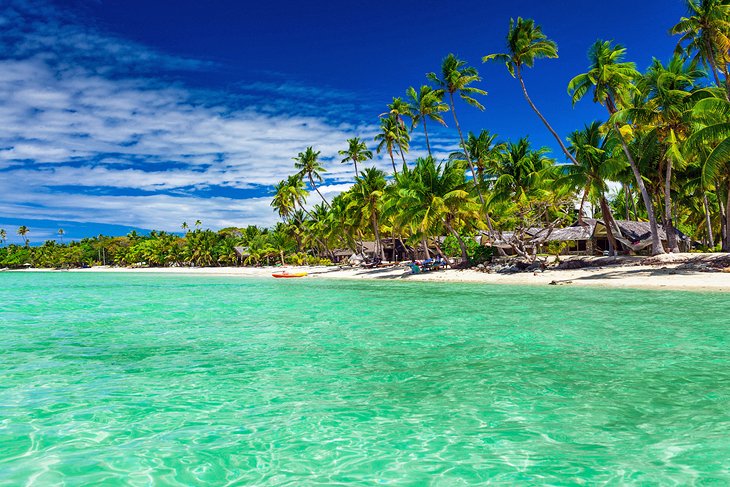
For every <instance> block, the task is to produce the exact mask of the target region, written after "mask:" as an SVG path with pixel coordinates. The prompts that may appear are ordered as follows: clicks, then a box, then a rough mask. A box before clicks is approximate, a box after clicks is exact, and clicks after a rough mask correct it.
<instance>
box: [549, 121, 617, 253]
mask: <svg viewBox="0 0 730 487" xmlns="http://www.w3.org/2000/svg"><path fill="white" fill-rule="evenodd" d="M569 140H570V151H571V152H572V154H573V156H574V157H575V159H576V161H578V164H571V165H568V166H566V167H565V171H566V172H567V174H566V175H565V176H563V177H561V178H559V179H558V180H557V181H556V184H557V185H561V184H566V185H568V186H570V187H571V188H572V189H575V190H578V191H581V192H582V197H581V203H580V208H579V210H578V221H579V222H580V223H581V224H582V223H583V206H584V204H585V201H586V199H587V198H588V197H590V198H591V199H592V200H594V201H595V200H598V201H599V203H600V206H601V214H602V215H603V221H604V223H605V224H606V233H607V234H608V240H609V245H610V247H611V248H610V249H609V251H610V252H611V254H612V255H615V254H616V249H617V244H616V239H615V237H614V235H613V231H614V229H616V228H617V227H616V223H615V221H614V218H613V214H612V213H611V207H610V206H609V204H608V201H607V200H606V193H607V192H608V181H615V180H616V179H617V176H618V175H619V174H620V173H621V172H622V171H623V170H624V168H625V167H626V162H625V161H624V160H623V159H621V158H618V157H613V152H614V146H616V144H617V141H616V139H615V138H611V137H607V136H605V135H604V134H602V132H601V123H600V122H593V123H591V124H590V125H586V126H585V128H584V129H583V130H577V131H575V132H573V133H572V134H571V135H570V137H569Z"/></svg>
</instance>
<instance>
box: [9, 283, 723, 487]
mask: <svg viewBox="0 0 730 487" xmlns="http://www.w3.org/2000/svg"><path fill="white" fill-rule="evenodd" d="M728 304H730V297H729V296H728V295H724V294H700V293H679V292H649V291H624V290H602V289H572V288H566V287H559V288H553V287H545V288H542V287H539V288H538V287H529V288H527V287H504V286H502V287H497V286H485V285H457V284H442V283H439V284H437V283H432V284H429V283H408V282H405V283H404V282H382V281H377V282H355V281H328V280H321V279H320V280H315V279H305V280H286V281H285V282H281V281H280V280H274V279H246V278H230V277H218V278H210V277H207V278H206V277H181V276H167V275H164V276H162V275H155V276H152V275H136V274H135V275H131V274H122V275H102V274H83V275H80V274H73V273H55V274H51V273H42V274H35V273H34V274H8V273H2V274H0V333H1V334H0V336H1V337H2V340H0V485H24V484H26V483H30V484H32V485H63V484H65V485H74V486H76V485H216V486H217V485H260V486H271V485H277V486H279V485H282V486H283V485H287V486H300V485H398V486H401V485H414V486H415V485H438V486H454V485H479V484H482V483H488V482H492V483H495V484H500V483H501V484H521V485H527V484H559V485H565V484H575V483H586V484H588V485H592V484H596V483H608V484H612V485H615V484H627V483H628V484H643V485H647V484H648V485H655V484H661V485H668V484H669V485H671V484H676V485H687V484H691V483H695V482H696V483H699V484H703V485H727V484H728V483H730V467H729V466H730V347H729V345H730V338H729V337H730V333H729V332H730V319H728Z"/></svg>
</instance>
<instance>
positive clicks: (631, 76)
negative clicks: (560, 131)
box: [568, 40, 664, 255]
mask: <svg viewBox="0 0 730 487" xmlns="http://www.w3.org/2000/svg"><path fill="white" fill-rule="evenodd" d="M625 54H626V49H625V48H624V47H623V46H621V45H619V44H617V45H615V46H613V45H612V44H611V42H610V41H601V40H598V41H596V42H595V43H594V44H593V45H592V46H591V48H590V49H589V51H588V58H589V60H590V67H589V70H588V72H587V73H583V74H579V75H578V76H576V77H574V78H573V79H571V80H570V82H569V83H568V93H570V94H571V97H572V100H573V105H575V104H576V103H577V102H578V101H579V100H580V99H581V98H583V97H584V96H585V95H586V94H587V93H588V92H589V91H590V90H591V89H592V90H593V102H594V103H600V104H601V105H603V106H605V107H606V109H607V110H608V113H609V115H610V116H613V115H614V114H615V113H616V112H617V111H618V110H619V109H620V108H626V107H629V106H630V95H631V94H632V93H633V92H634V91H635V90H636V87H635V85H634V81H635V80H637V79H638V78H639V72H638V71H636V66H635V65H634V63H629V62H624V61H623V58H624V56H625ZM609 123H610V124H611V127H612V128H613V129H614V130H615V131H616V135H617V137H618V139H619V141H620V142H621V147H622V149H623V152H624V154H625V155H626V159H627V160H628V161H629V165H630V166H631V171H632V172H633V173H634V178H635V179H636V186H637V187H638V188H639V191H641V196H642V199H643V200H644V206H645V207H646V212H647V215H648V216H649V226H650V228H651V251H652V255H658V254H663V253H664V249H663V248H662V243H661V241H660V240H659V232H658V229H657V222H656V217H655V215H654V207H653V205H652V202H651V197H650V196H649V192H648V191H647V190H646V186H645V185H644V180H643V178H642V177H641V173H640V172H639V168H638V166H637V165H636V162H635V161H634V158H633V156H632V155H631V152H630V151H629V147H628V145H627V143H626V140H625V139H624V136H623V134H622V133H621V130H620V128H619V125H618V122H616V121H615V120H613V121H609Z"/></svg>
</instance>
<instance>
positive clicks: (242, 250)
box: [233, 246, 251, 257]
mask: <svg viewBox="0 0 730 487" xmlns="http://www.w3.org/2000/svg"><path fill="white" fill-rule="evenodd" d="M233 250H235V251H236V255H238V256H239V257H248V256H249V255H251V254H250V253H249V251H248V247H240V246H239V247H233Z"/></svg>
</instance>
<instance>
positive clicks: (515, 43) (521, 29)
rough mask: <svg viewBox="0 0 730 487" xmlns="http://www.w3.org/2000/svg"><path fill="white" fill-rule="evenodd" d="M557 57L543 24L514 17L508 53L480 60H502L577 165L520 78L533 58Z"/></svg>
mask: <svg viewBox="0 0 730 487" xmlns="http://www.w3.org/2000/svg"><path fill="white" fill-rule="evenodd" d="M557 57H558V45H557V44H556V43H555V42H554V41H551V40H550V39H548V38H547V36H546V35H545V34H543V33H542V27H540V26H539V25H537V24H535V21H534V20H532V19H523V18H522V17H517V21H515V20H514V19H510V21H509V31H508V32H507V52H506V53H496V54H488V55H486V56H484V57H483V58H482V62H487V61H499V62H503V63H504V64H505V65H506V66H507V70H508V71H509V73H510V74H511V75H512V77H513V78H517V79H518V80H519V82H520V86H521V87H522V94H523V95H524V96H525V99H526V100H527V103H529V105H530V107H531V108H532V110H533V111H534V112H535V113H536V114H537V116H538V117H539V118H540V120H542V123H543V124H544V125H545V127H547V129H548V130H549V131H550V133H551V134H552V136H553V137H554V138H555V140H556V141H557V142H558V145H560V149H561V150H562V151H563V154H565V156H566V157H567V158H568V159H570V161H571V162H572V163H573V164H578V161H576V160H575V159H574V158H573V155H572V154H571V153H570V152H569V151H568V149H567V148H566V147H565V144H564V143H563V140H562V139H561V138H560V136H559V135H558V133H557V132H556V131H555V129H553V127H552V126H551V125H550V124H549V123H548V121H547V119H546V118H545V117H544V116H543V114H542V113H540V110H538V109H537V106H535V103H534V102H533V101H532V99H531V98H530V95H529V94H528V93H527V86H525V80H524V79H523V77H522V68H523V67H528V68H531V67H532V66H533V65H534V63H535V59H541V58H557Z"/></svg>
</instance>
